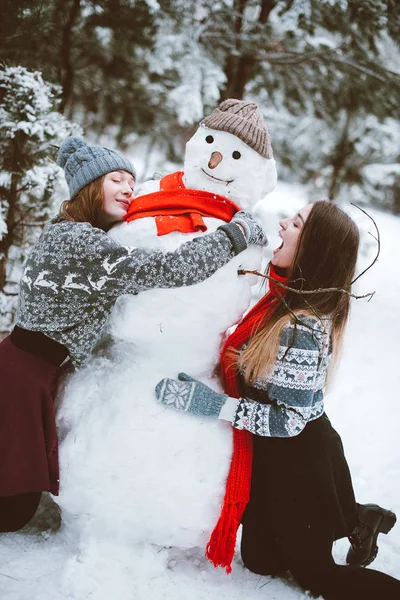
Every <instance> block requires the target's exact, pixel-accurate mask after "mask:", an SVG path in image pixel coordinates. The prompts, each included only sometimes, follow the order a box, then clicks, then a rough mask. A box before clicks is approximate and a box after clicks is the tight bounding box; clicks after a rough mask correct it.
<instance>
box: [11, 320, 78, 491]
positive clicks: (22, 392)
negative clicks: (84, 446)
mask: <svg viewBox="0 0 400 600" xmlns="http://www.w3.org/2000/svg"><path fill="white" fill-rule="evenodd" d="M67 354H68V353H67V350H66V349H65V347H64V346H62V345H61V344H58V343H57V342H55V341H54V340H51V339H50V338H48V337H47V336H45V335H43V334H41V333H38V332H30V331H26V330H23V329H20V328H18V327H16V328H15V329H14V331H13V332H12V334H11V335H9V336H8V337H6V338H5V339H4V340H3V341H2V342H1V343H0V389H1V392H0V496H13V495H17V494H25V493H28V492H43V491H49V492H51V493H52V494H55V495H58V489H59V469H58V441H57V431H56V422H55V410H54V398H55V394H56V389H57V381H58V377H59V373H60V366H59V365H60V364H61V363H62V362H63V361H64V359H65V358H66V356H67Z"/></svg>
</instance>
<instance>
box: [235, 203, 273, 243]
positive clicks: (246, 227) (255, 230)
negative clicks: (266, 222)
mask: <svg viewBox="0 0 400 600" xmlns="http://www.w3.org/2000/svg"><path fill="white" fill-rule="evenodd" d="M231 223H236V225H239V226H240V228H241V230H242V231H243V235H244V237H245V240H246V242H247V244H256V245H257V246H266V245H267V244H268V240H267V236H266V235H265V233H264V231H263V228H262V227H261V225H260V223H259V222H258V221H257V220H256V219H255V218H254V217H253V216H252V215H251V214H250V213H249V212H247V211H245V210H240V211H239V212H237V213H236V214H235V215H234V216H233V217H232V220H231Z"/></svg>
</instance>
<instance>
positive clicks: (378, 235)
mask: <svg viewBox="0 0 400 600" xmlns="http://www.w3.org/2000/svg"><path fill="white" fill-rule="evenodd" d="M351 204H352V206H355V207H356V208H358V210H361V212H362V213H364V215H367V217H368V218H369V219H371V221H372V222H373V224H374V226H375V229H376V236H377V237H375V236H374V235H373V234H372V233H371V232H368V233H369V234H370V235H371V236H372V237H373V238H374V240H376V242H377V244H378V250H377V253H376V256H375V258H374V260H373V261H372V263H371V264H370V265H369V267H367V268H366V269H364V271H362V273H360V274H359V275H357V277H356V278H355V279H353V281H352V282H351V285H353V283H355V282H356V281H357V279H360V277H361V276H362V275H364V273H366V272H367V271H368V270H369V269H370V268H371V267H373V266H374V264H375V263H376V261H377V260H378V257H379V254H380V252H381V235H380V233H379V229H378V225H377V224H376V222H375V220H374V219H373V218H372V217H371V215H370V214H368V213H367V211H366V210H364V209H363V208H361V207H360V206H357V204H354V202H352V203H351Z"/></svg>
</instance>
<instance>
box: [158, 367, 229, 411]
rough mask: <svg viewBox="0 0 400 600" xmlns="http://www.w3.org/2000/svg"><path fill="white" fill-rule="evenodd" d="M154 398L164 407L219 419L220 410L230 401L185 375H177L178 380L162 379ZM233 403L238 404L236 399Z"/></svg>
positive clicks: (225, 396) (227, 397)
mask: <svg viewBox="0 0 400 600" xmlns="http://www.w3.org/2000/svg"><path fill="white" fill-rule="evenodd" d="M156 397H157V400H158V401H159V402H161V404H164V405H165V406H168V407H171V408H175V409H177V410H183V411H186V412H190V413H192V414H194V415H198V416H201V417H219V416H220V413H221V409H222V408H223V406H224V405H225V403H226V402H227V401H229V400H230V398H229V396H227V395H226V394H219V393H218V392H214V390H212V389H211V388H209V387H208V386H207V385H205V384H204V383H201V382H200V381H197V379H193V377H190V375H186V373H179V375H178V380H176V379H169V378H165V379H162V380H161V381H160V382H159V383H158V384H157V385H156ZM234 401H235V402H236V404H237V403H238V400H237V399H234Z"/></svg>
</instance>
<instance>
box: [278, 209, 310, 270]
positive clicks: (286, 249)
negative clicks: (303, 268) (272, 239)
mask: <svg viewBox="0 0 400 600" xmlns="http://www.w3.org/2000/svg"><path fill="white" fill-rule="evenodd" d="M312 206H313V205H312V204H307V206H304V208H302V209H301V210H299V212H298V213H296V214H295V216H294V217H290V218H288V219H283V220H282V221H279V225H280V226H281V230H280V231H279V236H280V237H281V238H282V244H281V245H280V246H279V248H277V249H276V250H274V252H273V256H272V259H271V262H272V264H273V265H274V266H275V267H280V268H281V269H290V267H291V266H292V264H293V260H294V257H295V254H296V249H297V243H298V241H299V237H300V233H301V230H302V229H303V227H304V223H305V222H306V220H307V217H308V215H309V214H310V211H311V209H312Z"/></svg>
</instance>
